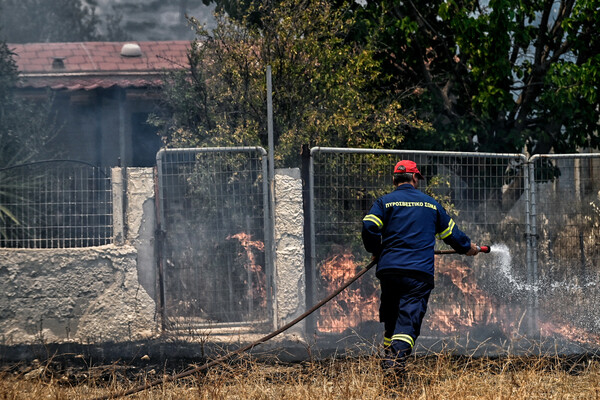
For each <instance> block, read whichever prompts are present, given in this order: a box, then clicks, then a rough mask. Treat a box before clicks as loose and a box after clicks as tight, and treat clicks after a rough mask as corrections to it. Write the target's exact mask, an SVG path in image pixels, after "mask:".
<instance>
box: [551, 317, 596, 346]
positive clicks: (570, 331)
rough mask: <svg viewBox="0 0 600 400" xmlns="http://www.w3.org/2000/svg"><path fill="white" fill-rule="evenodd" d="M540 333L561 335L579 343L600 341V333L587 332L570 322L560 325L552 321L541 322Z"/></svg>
mask: <svg viewBox="0 0 600 400" xmlns="http://www.w3.org/2000/svg"><path fill="white" fill-rule="evenodd" d="M539 325H540V333H541V334H542V336H553V335H560V336H563V337H564V338H566V339H568V340H570V341H573V342H579V343H593V344H599V343H600V335H598V334H593V333H589V332H586V331H585V330H583V329H579V328H577V327H575V326H573V325H571V324H569V323H564V322H563V323H561V324H560V325H559V324H557V323H554V322H550V321H544V322H540V324H539Z"/></svg>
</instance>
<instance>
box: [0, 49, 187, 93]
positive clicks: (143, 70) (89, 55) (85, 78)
mask: <svg viewBox="0 0 600 400" xmlns="http://www.w3.org/2000/svg"><path fill="white" fill-rule="evenodd" d="M126 43H136V44H138V45H139V46H140V48H141V52H142V54H141V56H139V57H126V56H122V55H121V48H122V47H123V45H124V44H126ZM189 47H190V42H189V41H164V42H77V43H28V44H8V48H9V49H11V50H12V51H13V52H14V53H15V54H16V55H15V57H14V59H15V61H16V63H17V65H18V67H19V72H20V76H21V80H22V83H21V87H24V88H52V89H57V90H58V89H67V90H79V89H84V90H92V89H96V88H109V87H113V86H119V87H147V86H159V85H160V84H161V82H162V78H161V77H162V74H163V73H164V72H165V71H169V70H170V71H172V70H177V69H182V68H184V67H185V66H186V65H188V60H187V51H188V49H189ZM61 61H62V63H61Z"/></svg>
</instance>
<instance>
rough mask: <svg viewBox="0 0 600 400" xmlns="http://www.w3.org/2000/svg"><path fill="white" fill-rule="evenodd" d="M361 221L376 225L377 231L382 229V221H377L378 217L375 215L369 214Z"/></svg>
mask: <svg viewBox="0 0 600 400" xmlns="http://www.w3.org/2000/svg"><path fill="white" fill-rule="evenodd" d="M363 221H369V222H372V223H374V224H375V225H377V227H378V228H379V229H381V228H383V221H381V220H380V219H379V217H378V216H376V215H373V214H369V215H367V216H365V217H364V218H363Z"/></svg>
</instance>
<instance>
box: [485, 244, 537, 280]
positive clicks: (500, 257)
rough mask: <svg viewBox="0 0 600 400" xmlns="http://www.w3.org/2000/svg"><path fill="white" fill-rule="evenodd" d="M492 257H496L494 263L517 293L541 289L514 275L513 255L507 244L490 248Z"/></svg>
mask: <svg viewBox="0 0 600 400" xmlns="http://www.w3.org/2000/svg"><path fill="white" fill-rule="evenodd" d="M490 250H491V251H490V255H491V256H493V257H494V259H493V263H494V265H495V266H496V267H497V268H498V269H499V270H500V273H501V274H502V276H503V277H504V278H505V279H506V281H508V283H509V284H510V285H511V288H512V289H514V290H517V291H528V292H535V291H537V290H539V287H538V286H536V285H532V284H529V283H524V282H522V281H520V280H519V278H517V277H516V276H515V274H514V273H513V270H512V269H513V263H512V255H511V254H510V249H509V248H508V246H506V245H505V244H494V245H492V246H490Z"/></svg>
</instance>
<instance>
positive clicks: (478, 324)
mask: <svg viewBox="0 0 600 400" xmlns="http://www.w3.org/2000/svg"><path fill="white" fill-rule="evenodd" d="M401 159H411V160H413V161H415V162H416V163H417V164H418V166H419V169H420V171H421V172H422V173H423V175H424V177H425V179H426V180H425V181H424V182H423V183H422V185H421V187H420V189H421V190H422V191H424V192H426V193H428V194H430V195H432V196H433V197H434V198H436V199H437V200H438V201H439V202H440V203H441V204H442V205H444V207H445V208H446V210H447V211H448V212H449V213H450V214H451V215H452V216H453V218H454V220H455V221H456V223H457V225H458V226H459V227H460V228H461V229H462V230H463V231H465V232H466V233H467V234H468V235H469V236H470V237H471V238H473V240H474V241H475V242H477V243H480V244H492V246H493V245H494V244H497V243H501V244H502V246H501V247H498V246H496V250H498V251H497V252H495V253H494V254H492V255H482V256H480V257H472V258H471V257H469V258H467V257H461V256H458V255H447V256H440V257H437V261H436V272H437V274H436V285H437V288H436V290H435V291H434V293H433V294H432V297H431V300H430V307H429V311H428V316H427V321H426V323H425V324H424V331H423V332H422V336H421V338H422V339H421V343H423V340H424V339H425V340H426V339H427V338H429V339H432V340H433V341H438V340H439V339H440V338H448V337H455V338H456V339H457V340H459V341H461V342H462V341H465V340H470V341H471V345H476V343H477V341H483V340H487V339H489V338H490V337H492V338H495V339H498V340H502V339H506V337H507V336H509V335H510V334H512V332H514V331H518V332H521V333H524V334H525V333H527V332H528V331H529V330H530V329H532V328H533V327H532V326H531V325H532V324H534V321H532V320H530V318H529V317H530V315H531V313H530V310H531V307H532V304H533V295H532V294H530V293H521V292H519V290H516V289H515V288H514V285H518V284H521V282H523V285H526V284H527V282H530V281H531V279H532V278H533V273H532V271H531V270H529V269H528V264H527V259H529V258H531V256H530V255H529V254H530V247H529V246H528V243H530V241H528V240H525V239H526V238H527V237H528V234H529V232H528V226H529V224H528V223H527V221H528V220H529V218H530V215H529V213H528V206H527V205H528V201H529V199H528V195H527V194H528V193H529V190H528V187H527V185H528V179H527V178H528V176H527V171H528V168H527V159H526V157H525V156H524V155H522V154H490V153H458V152H429V151H400V150H398V151H394V150H369V149H338V148H313V149H312V151H311V164H310V175H309V176H310V188H311V194H310V198H311V199H312V201H311V205H310V218H311V232H312V233H311V260H312V265H313V268H312V271H314V276H313V277H312V282H313V293H314V295H313V301H314V300H318V299H319V298H320V297H322V296H323V294H324V293H325V292H327V291H329V290H331V288H332V287H334V286H338V285H339V283H340V282H341V281H343V280H345V279H347V277H349V276H351V275H354V273H355V272H356V271H357V270H358V269H359V268H360V267H361V266H364V265H366V264H367V263H368V261H369V257H370V255H369V254H368V253H366V252H365V250H364V248H363V246H362V242H361V239H360V231H361V226H362V225H361V221H362V218H363V217H364V215H365V214H366V213H367V212H368V210H369V208H370V206H371V204H372V203H373V201H374V200H375V199H376V198H377V197H379V196H381V195H383V194H384V193H387V192H389V191H391V190H392V171H393V167H394V165H395V164H396V162H398V161H399V160H401ZM442 245H443V243H442V242H440V245H439V246H440V249H441V248H443V246H442ZM493 247H494V246H493ZM499 250H502V251H499ZM508 250H510V252H509V251H508ZM511 255H512V256H511ZM506 257H512V259H511V260H507V259H506ZM370 276H371V279H363V280H362V281H360V282H359V284H358V286H356V287H354V288H350V289H349V290H348V291H347V292H346V293H345V294H342V295H341V296H340V297H338V298H337V299H335V300H334V301H332V302H331V304H328V305H326V306H325V307H323V308H322V309H321V310H320V314H319V315H318V317H317V318H316V321H315V323H314V326H313V328H314V331H315V332H316V333H317V334H319V335H324V336H327V335H330V334H331V335H340V334H343V335H346V336H347V335H348V334H349V333H351V332H358V333H359V334H360V336H363V337H364V336H365V335H366V336H370V335H371V334H373V333H378V334H380V332H381V326H380V325H379V323H378V306H379V301H378V300H379V299H378V295H379V293H378V286H379V285H378V282H377V280H376V278H375V277H374V274H373V275H370ZM496 343H497V342H496Z"/></svg>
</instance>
